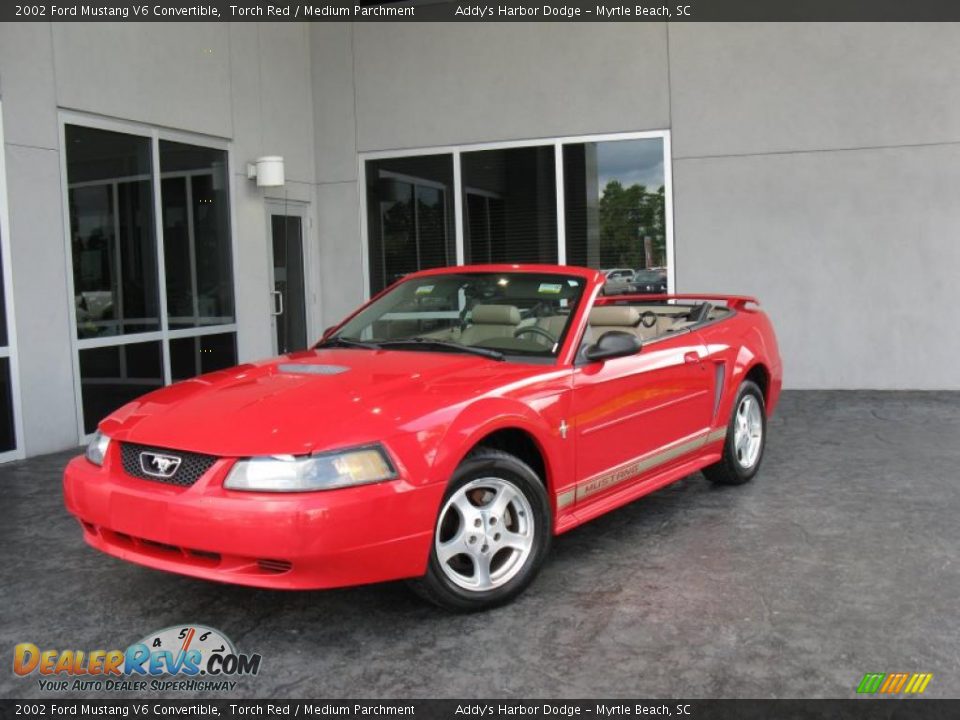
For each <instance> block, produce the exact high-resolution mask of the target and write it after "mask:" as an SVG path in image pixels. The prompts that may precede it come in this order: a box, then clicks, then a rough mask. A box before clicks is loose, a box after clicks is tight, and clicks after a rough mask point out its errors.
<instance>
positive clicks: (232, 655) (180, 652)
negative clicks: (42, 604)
mask: <svg viewBox="0 0 960 720" xmlns="http://www.w3.org/2000/svg"><path fill="white" fill-rule="evenodd" d="M261 660H262V657H261V656H260V655H259V654H258V653H253V654H245V653H238V652H237V650H236V648H235V647H234V645H233V642H231V640H230V639H229V638H228V637H227V636H226V635H224V634H223V633H222V632H220V631H219V630H215V629H213V628H211V627H207V626H205V625H177V626H173V627H168V628H164V629H163V630H160V631H159V632H155V633H150V634H149V635H147V636H146V637H144V638H143V639H142V640H140V641H139V642H135V643H134V644H133V645H130V646H129V647H128V648H127V649H126V650H51V649H41V648H40V647H39V646H37V645H35V644H34V643H20V644H19V645H17V646H16V647H15V648H14V650H13V672H14V673H16V674H17V675H19V676H21V677H25V678H27V677H37V683H38V685H39V688H40V689H41V690H44V691H48V692H71V691H80V692H101V691H102V692H140V691H146V690H149V691H152V692H157V691H160V692H169V691H176V690H182V691H197V690H206V691H218V690H219V691H232V690H234V689H235V688H236V686H237V681H236V680H235V679H234V678H237V677H243V676H252V675H256V674H257V673H259V672H260V664H261Z"/></svg>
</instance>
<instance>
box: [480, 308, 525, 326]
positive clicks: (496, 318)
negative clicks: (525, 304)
mask: <svg viewBox="0 0 960 720" xmlns="http://www.w3.org/2000/svg"><path fill="white" fill-rule="evenodd" d="M473 322H474V324H476V325H518V324H519V323H520V311H519V310H518V309H517V306H516V305H474V306H473Z"/></svg>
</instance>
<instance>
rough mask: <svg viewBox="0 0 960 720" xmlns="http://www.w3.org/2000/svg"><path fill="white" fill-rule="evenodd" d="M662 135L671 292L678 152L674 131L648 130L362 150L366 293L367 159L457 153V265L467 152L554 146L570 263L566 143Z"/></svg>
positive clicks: (561, 249)
mask: <svg viewBox="0 0 960 720" xmlns="http://www.w3.org/2000/svg"><path fill="white" fill-rule="evenodd" d="M649 139H660V140H661V141H662V142H663V193H664V215H665V218H664V225H665V231H666V253H667V292H669V293H672V292H674V290H675V287H676V263H675V254H674V242H673V172H672V170H673V168H672V163H673V153H672V150H671V146H670V131H669V130H643V131H636V132H623V133H601V134H593V135H568V136H563V137H547V138H530V139H527V140H507V141H501V142H483V143H466V144H461V145H442V146H431V147H422V148H404V149H398V150H370V151H363V152H358V153H357V160H358V165H359V168H358V175H357V178H358V180H357V183H358V184H357V190H358V194H359V196H360V197H359V200H360V202H359V203H358V205H359V211H360V238H361V242H360V246H361V247H360V260H361V271H362V273H363V297H364V299H369V298H370V257H369V255H370V244H369V237H368V232H369V228H368V222H367V161H368V160H389V159H394V158H404V157H416V156H421V155H452V156H453V188H452V191H453V209H454V239H455V248H456V260H455V261H456V266H460V265H464V264H466V263H465V258H466V255H465V249H464V227H463V222H464V207H463V193H464V186H463V172H462V169H461V165H460V160H461V154H462V153H465V152H475V151H478V150H510V149H512V148H526V147H549V146H553V148H554V168H555V172H554V175H555V178H556V184H557V187H556V198H557V199H556V206H557V264H558V265H566V264H567V224H566V198H565V195H564V173H563V147H564V145H575V144H580V143H590V142H598V143H599V142H616V141H618V140H649Z"/></svg>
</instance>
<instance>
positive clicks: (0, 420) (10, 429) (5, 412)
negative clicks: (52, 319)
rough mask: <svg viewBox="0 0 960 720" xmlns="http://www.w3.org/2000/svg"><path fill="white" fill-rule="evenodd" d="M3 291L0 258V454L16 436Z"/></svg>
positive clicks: (10, 446) (13, 446)
mask: <svg viewBox="0 0 960 720" xmlns="http://www.w3.org/2000/svg"><path fill="white" fill-rule="evenodd" d="M0 141H2V139H0ZM0 239H2V238H0ZM0 254H2V253H0ZM3 290H4V286H3V258H2V257H0V452H7V451H9V450H14V449H16V447H17V434H16V430H15V426H14V421H13V388H12V386H11V380H12V378H11V377H10V355H9V352H10V348H9V347H8V345H7V308H6V297H5V296H4V292H3Z"/></svg>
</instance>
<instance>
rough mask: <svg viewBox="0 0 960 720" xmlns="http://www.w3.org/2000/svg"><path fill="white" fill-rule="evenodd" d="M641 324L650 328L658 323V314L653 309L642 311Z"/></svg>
mask: <svg viewBox="0 0 960 720" xmlns="http://www.w3.org/2000/svg"><path fill="white" fill-rule="evenodd" d="M640 324H641V325H643V326H644V327H645V328H647V329H648V330H649V329H650V328H652V327H653V326H654V325H656V324H657V314H656V313H655V312H653V311H652V310H644V311H643V312H642V313H640Z"/></svg>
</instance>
